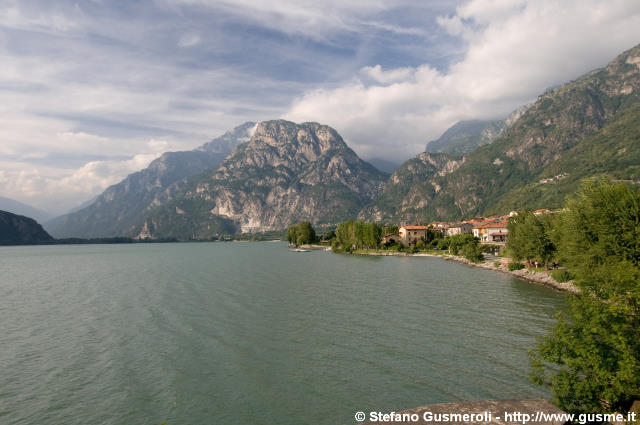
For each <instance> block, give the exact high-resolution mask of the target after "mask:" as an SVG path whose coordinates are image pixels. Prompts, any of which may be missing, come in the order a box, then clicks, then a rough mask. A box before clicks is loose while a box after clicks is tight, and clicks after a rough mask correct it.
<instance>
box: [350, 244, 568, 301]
mask: <svg viewBox="0 0 640 425" xmlns="http://www.w3.org/2000/svg"><path fill="white" fill-rule="evenodd" d="M352 254H355V255H374V256H382V257H385V256H406V257H438V258H442V259H443V260H446V261H457V262H459V263H463V264H466V265H468V266H473V267H480V268H483V269H486V270H493V271H498V272H502V273H506V274H509V275H511V276H514V277H517V278H520V279H524V280H527V281H529V282H533V283H537V284H541V285H544V286H548V287H550V288H553V289H556V290H558V291H565V292H571V293H578V292H580V289H579V288H578V287H577V286H575V285H574V284H573V281H572V280H569V281H567V282H559V281H558V280H556V279H554V278H553V276H552V275H551V274H550V273H548V272H546V271H536V270H533V269H528V268H522V269H519V270H509V268H508V266H507V265H506V264H503V262H502V261H500V260H501V259H500V260H497V261H496V260H489V259H485V260H484V261H481V262H477V263H475V262H473V261H469V260H467V259H466V258H464V257H462V256H459V255H451V254H435V253H424V252H423V253H416V254H413V253H407V252H397V251H373V250H357V251H353V252H352ZM485 258H486V257H485Z"/></svg>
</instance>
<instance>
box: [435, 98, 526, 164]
mask: <svg viewBox="0 0 640 425" xmlns="http://www.w3.org/2000/svg"><path fill="white" fill-rule="evenodd" d="M530 106H531V105H524V106H521V107H519V108H518V109H516V110H515V111H513V112H512V113H511V114H509V116H508V117H507V118H505V119H503V120H495V121H481V120H469V121H458V122H457V123H455V124H454V125H453V126H451V127H449V129H447V131H445V132H444V133H442V136H440V137H439V138H438V139H436V140H432V141H430V142H429V143H427V147H426V148H425V152H432V153H434V152H444V153H448V154H452V155H460V156H462V155H465V154H467V153H469V152H471V151H473V150H474V149H475V148H477V147H480V146H483V145H487V144H489V143H491V142H493V141H494V140H495V139H497V138H498V137H499V136H500V135H502V133H503V132H504V131H505V130H506V129H507V128H509V127H510V126H511V125H512V124H513V123H514V122H515V121H516V120H517V119H518V118H520V117H521V116H522V114H524V113H525V112H526V110H527V109H528V108H529V107H530Z"/></svg>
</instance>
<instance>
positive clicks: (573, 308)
mask: <svg viewBox="0 0 640 425" xmlns="http://www.w3.org/2000/svg"><path fill="white" fill-rule="evenodd" d="M553 227H554V228H555V229H556V231H555V233H554V235H553V239H554V242H555V243H556V245H557V247H558V255H559V257H560V258H561V260H562V261H563V263H564V264H566V265H567V266H568V267H569V271H570V272H571V273H572V274H573V275H574V276H575V282H576V284H577V285H579V287H580V288H581V290H582V291H581V293H580V294H579V295H576V296H574V297H572V298H571V299H570V300H569V310H568V312H567V313H565V314H562V315H560V316H559V318H558V323H557V325H556V326H555V328H554V329H553V332H552V333H551V334H550V335H548V336H547V337H545V338H544V339H543V340H542V341H541V342H540V344H539V346H538V347H537V348H536V350H535V351H534V352H533V353H532V359H533V365H534V373H533V378H534V380H535V381H536V382H538V383H540V384H547V385H549V386H550V387H551V390H552V392H553V394H554V399H555V402H556V403H557V404H558V406H560V407H561V408H563V409H565V410H567V411H569V412H576V413H587V412H589V413H594V412H610V411H625V410H626V409H627V408H628V407H629V405H630V403H631V401H633V400H634V399H635V398H638V397H639V396H640V189H638V188H635V189H631V188H630V187H629V186H627V185H625V184H620V183H619V184H612V183H611V182H609V181H607V180H601V181H586V182H585V183H584V186H583V187H582V189H581V190H580V192H579V193H578V194H577V196H575V197H574V198H572V199H571V200H570V201H569V202H568V203H567V209H566V211H565V212H564V213H562V214H561V215H560V216H559V217H558V218H556V220H555V221H554V225H553ZM550 363H551V364H552V365H553V366H549V364H550Z"/></svg>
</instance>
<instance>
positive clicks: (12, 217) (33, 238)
mask: <svg viewBox="0 0 640 425" xmlns="http://www.w3.org/2000/svg"><path fill="white" fill-rule="evenodd" d="M51 241H53V238H52V237H51V236H50V235H49V234H48V233H47V232H45V231H44V229H43V228H42V226H41V225H39V224H38V222H36V221H35V220H34V219H32V218H29V217H25V216H22V215H17V214H13V213H10V212H7V211H0V245H37V244H41V243H47V242H51Z"/></svg>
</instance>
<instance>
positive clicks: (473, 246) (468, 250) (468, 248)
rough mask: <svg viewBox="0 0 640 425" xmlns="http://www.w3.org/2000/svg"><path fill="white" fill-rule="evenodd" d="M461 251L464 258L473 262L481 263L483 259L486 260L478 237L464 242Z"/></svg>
mask: <svg viewBox="0 0 640 425" xmlns="http://www.w3.org/2000/svg"><path fill="white" fill-rule="evenodd" d="M460 251H461V253H462V256H463V257H464V258H466V259H467V260H469V261H471V262H473V263H480V262H481V261H482V260H484V255H482V249H481V248H480V244H479V243H478V240H477V239H476V238H473V240H470V241H468V242H467V243H466V244H464V245H463V246H462V249H461V250H460Z"/></svg>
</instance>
